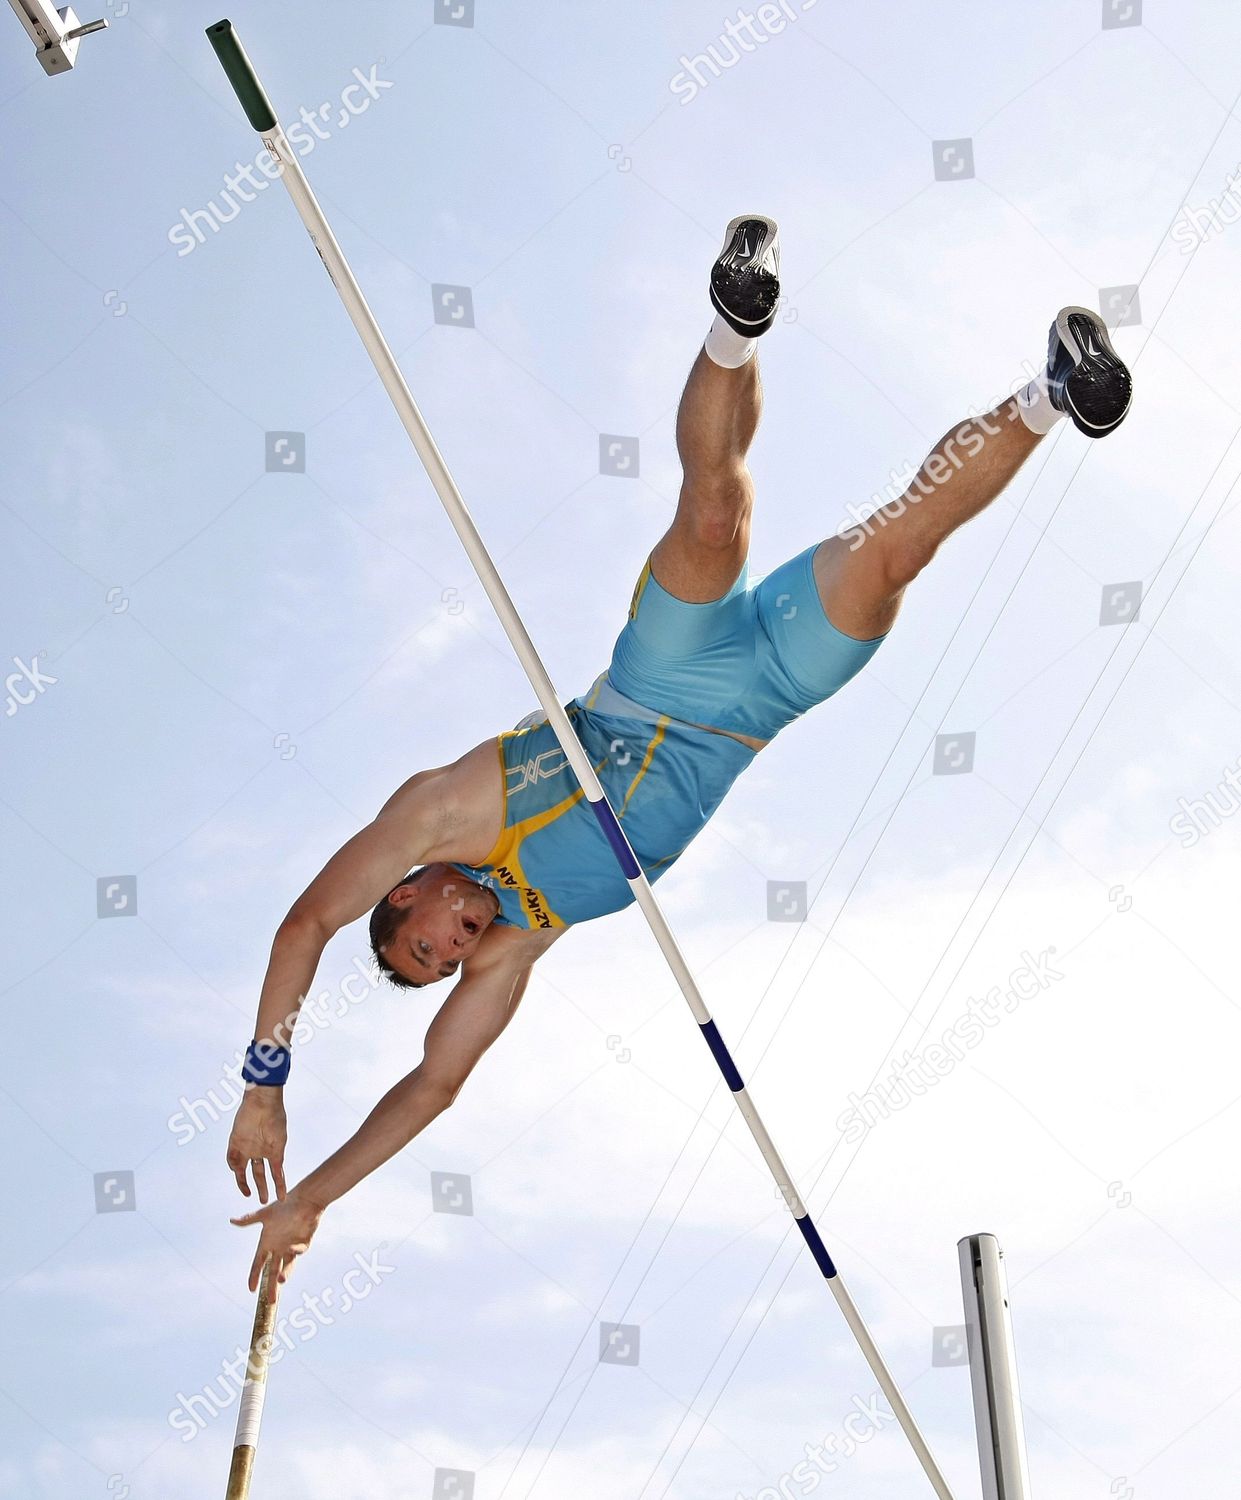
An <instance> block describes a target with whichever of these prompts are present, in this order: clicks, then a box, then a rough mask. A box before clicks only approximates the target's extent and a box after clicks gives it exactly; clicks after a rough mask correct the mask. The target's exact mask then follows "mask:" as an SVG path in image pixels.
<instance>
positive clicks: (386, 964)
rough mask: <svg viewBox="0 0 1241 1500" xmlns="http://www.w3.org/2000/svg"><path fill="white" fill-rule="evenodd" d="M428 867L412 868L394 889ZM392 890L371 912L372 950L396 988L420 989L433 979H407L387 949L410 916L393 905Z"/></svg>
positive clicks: (414, 878)
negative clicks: (398, 971) (398, 970)
mask: <svg viewBox="0 0 1241 1500" xmlns="http://www.w3.org/2000/svg"><path fill="white" fill-rule="evenodd" d="M428 868H429V866H427V865H419V867H418V868H417V869H416V870H411V871H410V873H409V874H408V875H406V877H405V878H404V880H398V881H397V883H396V885H394V886H393V887H392V891H394V890H396V888H397V886H401V885H409V883H410V882H411V881H414V880H417V879H418V877H419V875H421V874H422V872H423V870H425V869H428ZM392 891H389V892H388V894H387V895H386V896H384V898H383V900H382V901H380V902H379V903H378V904H377V905H376V907H375V909H374V911H372V912H371V929H370V930H371V952H372V953H373V954H374V955H375V962H376V963H377V964H378V965H379V972H380V973H381V974H383V975H384V976H385V977H386V979H387V980H388V983H389V984H390V985H392V987H393V988H394V989H398V990H420V989H422V988H423V986H424V985H427V984H429V983H430V982H431V981H430V980H429V979H424V980H421V981H420V980H417V979H406V977H405V975H404V974H399V973H397V971H396V969H394V968H393V966H392V964H391V962H390V961H389V959H388V957H387V953H386V951H385V950H386V949H387V948H388V946H389V945H390V944H391V942H392V939H393V938H394V937H395V936H396V935H397V933H398V932H399V931H400V928H401V925H402V923H403V922H404V921H405V919H406V918H407V917H408V916H409V913H408V912H407V911H405V910H404V909H403V908H402V907H400V906H393V904H392V902H391V901H390V900H389V897H390V896H391V895H392Z"/></svg>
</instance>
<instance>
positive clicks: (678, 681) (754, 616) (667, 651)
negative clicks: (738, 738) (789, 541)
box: [608, 543, 884, 740]
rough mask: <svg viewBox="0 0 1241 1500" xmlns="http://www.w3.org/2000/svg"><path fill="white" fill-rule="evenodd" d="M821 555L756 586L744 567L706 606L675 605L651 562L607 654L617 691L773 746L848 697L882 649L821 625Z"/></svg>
mask: <svg viewBox="0 0 1241 1500" xmlns="http://www.w3.org/2000/svg"><path fill="white" fill-rule="evenodd" d="M817 549H818V543H816V544H815V545H814V546H811V547H807V548H806V550H805V551H804V552H802V553H799V554H798V556H796V557H794V558H791V559H790V560H789V561H788V562H786V563H784V564H782V565H781V566H780V567H778V568H777V569H776V570H775V572H774V573H768V574H767V575H766V577H764V578H759V579H755V580H753V581H750V578H749V564H748V562H746V563H743V564H742V567H741V573H740V576H739V577H738V578H737V581H736V582H735V583H734V584H733V586H732V588H730V589H729V591H728V592H727V593H726V594H725V595H724V596H723V598H721V599H714V600H712V601H711V603H709V604H687V603H686V602H685V600H683V599H677V598H675V597H674V596H673V595H672V594H670V593H669V592H668V591H667V589H665V588H663V587H662V586H661V585H660V583H659V582H658V580H657V579H656V578H655V577H654V575H653V574H652V572H651V565H650V562H649V561H648V562H647V564H646V567H645V568H644V569H643V570H642V575H641V577H640V578H639V579H638V584H637V587H636V588H635V589H634V593H633V600H632V603H631V604H630V607H629V622H628V624H626V626H625V628H624V630H622V631H621V633H620V636H619V637H618V638H617V642H616V646H615V648H614V650H613V653H612V663H611V666H610V668H609V670H608V676H609V678H610V679H611V682H612V685H613V687H615V688H616V690H617V691H618V692H620V693H623V694H624V695H625V696H626V697H627V698H632V699H633V700H634V702H635V703H641V704H644V705H645V706H646V707H648V708H652V709H656V710H657V711H658V712H660V713H665V714H670V715H672V716H673V717H674V718H678V719H682V720H688V721H690V722H691V723H697V724H707V725H710V726H712V727H713V728H716V729H730V730H733V731H734V732H735V733H737V734H747V735H753V736H754V737H755V738H757V739H763V740H768V739H771V738H772V737H773V736H774V735H776V734H778V733H779V731H780V730H781V729H783V728H784V727H785V725H786V724H791V723H792V721H793V720H794V719H796V718H799V717H800V716H801V715H802V714H804V713H805V712H806V711H807V709H810V708H813V707H814V706H815V704H816V703H822V702H823V700H824V699H825V698H830V697H831V696H832V694H833V693H835V692H838V691H839V690H840V689H841V688H842V687H844V685H845V683H846V682H848V681H849V679H850V678H851V677H853V676H855V675H856V673H858V672H860V671H861V669H862V668H863V667H864V666H865V665H866V663H867V662H868V661H869V660H870V659H871V657H872V656H873V655H874V654H875V652H876V651H877V650H878V649H879V647H880V645H881V644H882V642H883V640H884V637H883V636H876V637H875V638H874V639H872V640H868V641H859V640H855V639H854V638H853V636H849V635H845V633H844V632H843V631H841V630H837V628H836V627H835V626H834V625H833V624H832V622H831V621H830V620H829V619H828V618H827V614H826V613H825V611H824V609H823V605H822V602H821V601H820V599H819V590H818V586H817V585H816V583H815V580H814V554H815V552H816V551H817Z"/></svg>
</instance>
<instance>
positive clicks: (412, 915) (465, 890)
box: [385, 871, 499, 984]
mask: <svg viewBox="0 0 1241 1500" xmlns="http://www.w3.org/2000/svg"><path fill="white" fill-rule="evenodd" d="M391 899H392V900H393V902H394V903H396V904H397V905H407V906H408V907H409V914H408V916H407V917H406V918H405V920H404V921H403V922H402V923H401V925H400V927H399V928H398V929H397V932H396V936H395V939H394V940H393V941H392V942H391V943H390V944H389V945H388V948H387V951H386V954H385V956H386V957H387V959H388V961H389V962H390V963H391V964H392V967H393V968H394V969H396V970H397V972H398V973H399V974H401V975H402V977H403V978H405V979H409V980H412V981H413V982H414V983H415V984H434V983H436V982H437V981H438V980H440V979H451V978H452V976H453V975H454V974H455V973H456V972H457V970H458V969H459V968H460V967H461V965H462V963H463V962H464V961H465V960H466V959H467V958H469V957H470V956H471V955H472V954H474V953H475V952H477V950H478V945H479V943H480V942H481V941H482V937H483V933H484V932H485V931H486V930H487V928H488V927H489V926H490V924H491V922H492V921H493V920H494V919H495V915H496V912H497V911H498V910H499V905H498V903H497V901H496V898H495V897H494V896H493V895H492V894H491V892H490V891H488V890H485V889H484V888H483V887H482V886H479V885H475V884H474V882H473V881H470V880H464V879H462V877H461V876H460V875H457V874H456V873H455V872H449V873H446V874H445V875H443V876H442V877H440V876H438V875H437V874H436V873H435V872H433V871H427V872H425V873H424V874H423V875H422V876H421V877H420V878H419V879H418V880H417V881H416V882H414V883H413V884H412V885H408V886H402V887H400V888H399V891H394V892H393V893H392V897H391Z"/></svg>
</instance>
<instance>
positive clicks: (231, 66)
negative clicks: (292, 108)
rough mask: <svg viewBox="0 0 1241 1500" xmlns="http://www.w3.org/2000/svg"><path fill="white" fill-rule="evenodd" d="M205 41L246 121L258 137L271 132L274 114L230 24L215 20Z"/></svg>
mask: <svg viewBox="0 0 1241 1500" xmlns="http://www.w3.org/2000/svg"><path fill="white" fill-rule="evenodd" d="M207 40H208V41H209V42H210V43H211V45H212V46H213V47H214V48H215V55H216V56H217V57H218V58H219V59H220V65H221V66H222V67H223V69H224V72H225V74H226V75H227V77H228V81H229V83H231V84H232V86H233V92H234V93H235V94H236V95H237V98H238V99H239V100H240V101H241V107H242V109H244V110H245V112H246V119H247V120H249V122H250V124H251V125H253V126H254V128H255V130H257V131H258V132H259V134H260V135H265V134H266V133H267V132H268V131H269V130H274V129H275V127H276V111H275V110H274V109H273V108H272V107H271V100H270V99H269V98H268V97H267V91H266V90H265V89H264V88H263V85H262V84H261V83H260V82H259V76H258V74H257V73H256V72H255V71H254V64H253V63H252V62H251V61H250V59H249V58H248V57H247V56H246V51H245V48H244V47H243V46H242V45H241V42H240V40H239V38H238V36H237V33H236V32H235V31H234V30H233V23H232V22H231V21H217V22H216V23H215V25H214V26H208V27H207Z"/></svg>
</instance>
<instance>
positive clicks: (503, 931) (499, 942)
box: [465, 923, 569, 971]
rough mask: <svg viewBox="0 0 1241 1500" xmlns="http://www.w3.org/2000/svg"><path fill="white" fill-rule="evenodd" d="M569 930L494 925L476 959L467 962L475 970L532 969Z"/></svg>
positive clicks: (483, 941)
mask: <svg viewBox="0 0 1241 1500" xmlns="http://www.w3.org/2000/svg"><path fill="white" fill-rule="evenodd" d="M568 931H569V929H568V928H567V927H554V928H551V929H550V930H545V929H543V928H529V929H527V928H525V927H505V926H496V925H495V924H494V923H493V924H492V926H490V927H488V929H487V931H486V932H485V933H484V934H483V938H482V941H481V942H480V943H479V945H478V949H477V951H476V952H475V954H474V956H473V957H472V958H469V959H467V960H466V963H465V967H466V968H467V969H472V970H475V971H477V970H479V969H484V968H491V967H494V968H497V969H499V968H503V969H512V970H519V969H528V968H529V967H530V966H531V965H532V964H533V963H534V962H535V961H536V960H537V959H539V958H541V957H542V956H543V954H544V953H546V952H547V950H548V949H549V948H550V947H551V945H552V944H553V943H554V942H556V941H557V939H559V938H561V937H563V936H564V934H565V933H566V932H568Z"/></svg>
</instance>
